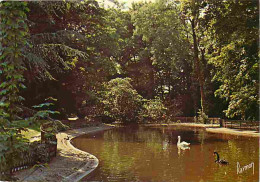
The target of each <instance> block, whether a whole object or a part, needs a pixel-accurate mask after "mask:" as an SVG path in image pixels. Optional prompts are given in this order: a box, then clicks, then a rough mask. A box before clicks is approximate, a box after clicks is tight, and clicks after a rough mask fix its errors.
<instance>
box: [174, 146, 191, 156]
mask: <svg viewBox="0 0 260 182" xmlns="http://www.w3.org/2000/svg"><path fill="white" fill-rule="evenodd" d="M177 148H178V155H179V156H180V155H181V151H182V150H183V152H184V151H185V150H187V149H188V150H190V147H188V146H178V145H177Z"/></svg>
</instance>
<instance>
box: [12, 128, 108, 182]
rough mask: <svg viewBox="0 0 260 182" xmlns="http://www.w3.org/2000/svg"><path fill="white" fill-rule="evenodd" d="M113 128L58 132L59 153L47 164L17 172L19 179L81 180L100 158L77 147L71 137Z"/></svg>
mask: <svg viewBox="0 0 260 182" xmlns="http://www.w3.org/2000/svg"><path fill="white" fill-rule="evenodd" d="M110 128H112V126H108V125H104V124H102V125H99V126H96V127H87V128H81V129H73V130H68V131H66V132H61V133H58V134H57V142H58V144H57V148H58V151H59V152H58V154H57V157H55V158H54V159H53V160H52V161H51V162H50V163H49V164H47V165H46V166H37V167H35V168H31V169H28V170H24V171H21V172H18V173H16V174H15V176H16V177H17V178H19V181H34V182H39V181H51V182H55V181H68V182H71V181H73V182H75V181H79V180H80V179H82V178H83V177H85V176H86V175H88V174H89V173H91V172H92V171H93V170H94V169H95V168H96V167H97V166H98V163H99V161H98V159H97V158H96V157H95V156H94V155H92V154H89V153H87V152H84V151H81V150H79V149H77V148H75V147H74V146H73V145H72V144H71V139H73V138H75V137H77V136H80V135H84V134H88V133H94V132H98V131H103V130H107V129H110Z"/></svg>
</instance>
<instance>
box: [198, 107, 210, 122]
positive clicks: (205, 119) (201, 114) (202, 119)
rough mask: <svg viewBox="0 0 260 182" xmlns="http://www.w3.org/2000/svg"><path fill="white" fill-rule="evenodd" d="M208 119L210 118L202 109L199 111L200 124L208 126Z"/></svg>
mask: <svg viewBox="0 0 260 182" xmlns="http://www.w3.org/2000/svg"><path fill="white" fill-rule="evenodd" d="M208 119H209V118H208V116H207V115H206V114H205V113H204V112H203V111H202V110H201V109H199V111H198V121H199V122H200V123H203V124H207V123H208V121H209V120H208Z"/></svg>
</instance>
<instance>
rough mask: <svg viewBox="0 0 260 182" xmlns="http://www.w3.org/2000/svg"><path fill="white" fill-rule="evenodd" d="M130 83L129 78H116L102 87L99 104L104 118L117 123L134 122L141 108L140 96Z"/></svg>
mask: <svg viewBox="0 0 260 182" xmlns="http://www.w3.org/2000/svg"><path fill="white" fill-rule="evenodd" d="M130 82H131V79H130V78H124V79H122V78H116V79H113V80H110V81H109V82H108V83H106V84H105V85H104V90H105V91H103V92H102V93H101V98H100V102H101V103H102V105H103V114H104V115H105V116H107V117H109V118H112V119H114V120H115V121H119V122H125V123H127V122H134V121H135V122H136V120H137V119H138V113H139V112H140V110H141V108H142V96H141V95H139V94H138V93H137V91H136V90H135V89H134V88H133V87H132V85H131V84H130Z"/></svg>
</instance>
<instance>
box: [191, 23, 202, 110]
mask: <svg viewBox="0 0 260 182" xmlns="http://www.w3.org/2000/svg"><path fill="white" fill-rule="evenodd" d="M191 28H192V38H193V53H194V61H195V62H194V63H195V71H196V75H197V77H198V80H199V85H200V98H201V99H200V101H201V110H202V112H204V113H205V111H204V108H205V107H204V104H205V95H204V89H203V87H204V76H203V72H202V71H201V69H200V60H199V49H198V42H197V35H196V32H195V19H194V18H193V19H192V20H191Z"/></svg>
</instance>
